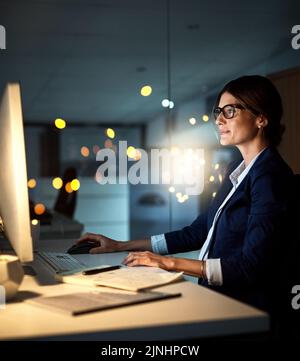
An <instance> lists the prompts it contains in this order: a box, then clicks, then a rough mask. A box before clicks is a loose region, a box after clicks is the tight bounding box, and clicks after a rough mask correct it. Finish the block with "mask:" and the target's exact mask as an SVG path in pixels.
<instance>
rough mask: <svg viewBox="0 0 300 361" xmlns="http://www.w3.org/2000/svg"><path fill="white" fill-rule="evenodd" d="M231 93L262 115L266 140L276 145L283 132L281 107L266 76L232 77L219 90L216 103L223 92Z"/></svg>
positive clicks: (276, 94) (276, 91)
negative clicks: (265, 121)
mask: <svg viewBox="0 0 300 361" xmlns="http://www.w3.org/2000/svg"><path fill="white" fill-rule="evenodd" d="M226 92H227V93H230V94H231V95H233V96H234V97H235V98H236V99H237V100H238V101H239V102H240V103H241V104H242V105H243V106H244V107H245V108H247V109H248V110H249V111H251V112H252V113H253V114H255V115H260V114H261V115H263V116H265V117H266V118H267V120H268V124H267V126H266V127H264V129H263V130H264V136H265V138H266V140H267V141H268V142H269V143H270V145H273V146H275V147H277V146H278V145H279V144H280V142H281V138H282V134H283V133H284V129H285V127H284V125H283V124H282V123H281V118H282V113H283V108H282V101H281V97H280V94H279V92H278V90H277V89H276V88H275V86H274V85H273V83H272V82H271V81H270V80H269V79H268V78H266V77H264V76H260V75H248V76H242V77H240V78H237V79H234V80H232V81H230V82H229V83H227V84H226V85H225V86H224V88H223V89H222V90H221V91H220V93H219V95H218V97H217V102H216V104H217V105H218V104H219V101H220V98H221V96H222V94H223V93H226Z"/></svg>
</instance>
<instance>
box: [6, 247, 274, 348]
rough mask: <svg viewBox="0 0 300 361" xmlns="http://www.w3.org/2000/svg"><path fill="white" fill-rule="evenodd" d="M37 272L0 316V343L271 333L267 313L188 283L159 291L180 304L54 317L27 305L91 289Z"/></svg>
mask: <svg viewBox="0 0 300 361" xmlns="http://www.w3.org/2000/svg"><path fill="white" fill-rule="evenodd" d="M57 242H58V243H57ZM43 243H44V245H43V247H42V248H43V250H45V249H47V248H48V249H52V250H53V249H55V251H61V250H66V248H67V247H66V242H65V241H64V242H59V241H55V244H56V246H55V248H54V247H53V246H54V241H53V242H51V241H43ZM69 243H70V242H69ZM67 246H68V245H67ZM125 255H126V253H113V254H112V253H111V254H102V255H78V256H76V257H78V258H79V259H81V260H83V261H84V262H85V263H87V264H88V265H91V266H94V265H97V264H99V263H100V264H119V263H120V262H121V261H122V260H123V258H124V257H125ZM34 268H35V270H36V271H37V272H38V276H36V277H32V276H25V278H24V280H23V283H22V285H21V287H20V291H19V293H18V298H17V300H15V301H14V302H12V303H9V304H7V305H6V309H4V310H0V340H30V339H39V340H51V339H52V340H97V341H102V340H103V341H114V340H116V341H118V340H119V341H126V340H135V341H136V340H147V341H151V340H176V339H192V338H200V337H209V336H214V337H215V336H225V335H234V334H243V333H251V332H263V331H267V330H268V327H269V319H268V315H267V314H265V313H264V312H262V311H259V310H257V309H255V308H252V307H249V306H247V305H245V304H242V303H240V302H237V301H235V300H233V299H231V298H228V297H225V296H223V295H221V294H219V293H216V292H213V291H211V290H209V289H207V288H205V287H202V286H199V285H197V284H194V283H191V282H188V281H182V282H178V283H174V284H170V285H167V286H163V287H159V288H155V290H157V291H163V292H178V291H179V292H181V293H182V296H181V297H178V298H173V299H169V300H160V301H155V302H149V303H144V304H139V305H131V306H127V307H122V308H116V309H111V310H105V311H99V312H93V313H90V314H86V315H80V316H73V317H72V316H69V315H65V314H61V313H56V312H54V311H50V310H47V309H43V308H40V307H36V306H32V305H30V304H27V303H26V302H24V300H25V299H27V298H30V297H32V296H33V295H34V294H39V295H47V296H49V295H59V294H66V293H73V292H77V291H80V292H82V291H83V290H86V291H87V290H88V289H87V288H86V287H79V286H74V285H67V284H56V283H55V282H54V281H53V280H52V277H51V276H50V274H49V273H48V271H47V269H46V268H45V267H44V266H42V265H41V263H39V261H38V260H36V261H35V262H34ZM39 282H40V283H39ZM89 290H90V289H89Z"/></svg>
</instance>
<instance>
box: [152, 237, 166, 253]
mask: <svg viewBox="0 0 300 361" xmlns="http://www.w3.org/2000/svg"><path fill="white" fill-rule="evenodd" d="M151 247H152V251H153V252H154V253H158V254H168V253H169V252H168V246H167V241H166V238H165V235H164V234H157V235H155V236H151Z"/></svg>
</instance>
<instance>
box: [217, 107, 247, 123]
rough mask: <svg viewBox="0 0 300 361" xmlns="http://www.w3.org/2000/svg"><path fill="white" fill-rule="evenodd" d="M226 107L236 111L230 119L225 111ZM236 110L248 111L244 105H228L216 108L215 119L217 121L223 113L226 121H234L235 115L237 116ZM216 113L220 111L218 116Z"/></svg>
mask: <svg viewBox="0 0 300 361" xmlns="http://www.w3.org/2000/svg"><path fill="white" fill-rule="evenodd" d="M226 107H232V108H233V109H234V111H233V113H232V116H230V117H228V116H227V115H226V114H225V112H224V109H225V108H226ZM236 109H240V110H246V108H245V107H244V106H243V105H242V104H226V105H224V106H223V107H222V108H221V107H216V108H215V109H214V110H213V115H214V118H215V121H217V119H218V118H219V116H220V114H221V113H222V114H223V116H224V118H225V119H232V118H234V116H235V114H236ZM216 111H218V115H216Z"/></svg>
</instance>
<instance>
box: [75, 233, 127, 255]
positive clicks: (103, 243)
mask: <svg viewBox="0 0 300 361" xmlns="http://www.w3.org/2000/svg"><path fill="white" fill-rule="evenodd" d="M76 243H77V244H80V243H95V247H93V248H91V250H90V253H92V254H96V253H110V252H118V251H121V249H120V247H121V245H122V244H123V245H124V242H119V241H115V240H113V239H111V238H108V237H105V236H103V235H102V234H95V233H85V234H84V235H83V236H82V237H81V238H80V239H79V240H78V241H77V242H76Z"/></svg>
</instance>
